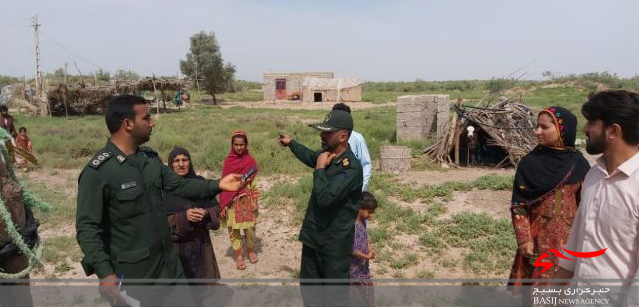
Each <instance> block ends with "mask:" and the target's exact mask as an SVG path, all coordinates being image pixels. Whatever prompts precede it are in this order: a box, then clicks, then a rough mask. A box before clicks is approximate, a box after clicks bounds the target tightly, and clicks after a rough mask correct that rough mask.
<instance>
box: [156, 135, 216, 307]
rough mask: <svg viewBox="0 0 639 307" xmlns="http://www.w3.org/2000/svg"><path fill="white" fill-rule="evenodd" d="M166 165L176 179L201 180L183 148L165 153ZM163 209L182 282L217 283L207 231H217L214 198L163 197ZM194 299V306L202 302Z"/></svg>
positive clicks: (169, 195)
mask: <svg viewBox="0 0 639 307" xmlns="http://www.w3.org/2000/svg"><path fill="white" fill-rule="evenodd" d="M168 164H169V166H170V167H171V168H172V169H173V171H175V173H176V174H177V175H178V176H180V177H183V178H197V179H204V178H203V177H201V176H198V175H197V174H195V171H194V170H193V164H192V163H191V154H189V152H188V151H187V150H186V149H184V148H181V147H175V148H173V150H172V151H171V153H169V159H168ZM164 206H165V208H166V210H167V214H168V219H169V225H170V226H171V230H172V231H171V234H172V237H173V242H174V243H175V251H176V253H177V255H178V258H179V259H180V261H181V262H182V267H183V268H184V274H185V275H186V278H190V279H191V278H192V279H220V269H219V268H218V266H217V260H216V259H215V253H214V252H213V245H212V243H211V237H210V235H209V229H218V228H220V220H219V218H218V215H219V212H220V206H219V203H218V202H217V200H216V199H215V197H210V198H204V199H187V198H183V197H180V196H176V195H171V194H165V195H164ZM195 288H197V287H194V289H195ZM194 296H195V295H194ZM194 299H195V300H196V302H197V301H198V299H202V298H198V297H194ZM200 305H201V304H200Z"/></svg>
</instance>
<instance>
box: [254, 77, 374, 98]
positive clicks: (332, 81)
mask: <svg viewBox="0 0 639 307" xmlns="http://www.w3.org/2000/svg"><path fill="white" fill-rule="evenodd" d="M362 83H363V82H362V80H361V78H334V76H333V73H332V72H307V73H267V74H264V82H263V83H262V92H263V94H264V101H283V100H301V101H304V102H338V101H346V102H349V101H361V100H362Z"/></svg>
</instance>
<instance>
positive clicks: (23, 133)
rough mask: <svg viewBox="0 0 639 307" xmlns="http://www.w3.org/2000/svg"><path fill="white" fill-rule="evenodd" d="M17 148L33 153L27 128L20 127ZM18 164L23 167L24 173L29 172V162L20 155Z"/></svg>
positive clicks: (17, 159)
mask: <svg viewBox="0 0 639 307" xmlns="http://www.w3.org/2000/svg"><path fill="white" fill-rule="evenodd" d="M16 147H17V148H20V149H23V150H25V151H28V152H29V153H33V147H32V146H31V139H30V138H29V136H28V135H27V128H25V127H20V129H18V137H16ZM16 163H17V164H18V165H19V166H20V167H22V170H23V171H25V172H26V171H27V170H28V168H27V160H26V159H25V158H23V157H22V156H20V155H16Z"/></svg>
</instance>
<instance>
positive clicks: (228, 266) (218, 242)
mask: <svg viewBox="0 0 639 307" xmlns="http://www.w3.org/2000/svg"><path fill="white" fill-rule="evenodd" d="M491 173H497V174H512V173H513V170H495V169H479V168H475V169H454V170H453V169H451V170H448V171H445V172H442V171H411V172H408V173H405V174H402V175H400V179H401V180H402V181H405V182H410V183H412V184H416V185H417V184H420V185H421V184H429V185H432V184H438V183H443V182H446V181H468V180H473V179H476V178H477V177H480V176H483V175H486V174H491ZM203 175H214V174H208V173H207V174H203ZM27 176H28V180H29V181H32V182H37V183H44V184H46V185H47V187H51V188H54V189H63V190H64V191H65V192H66V193H70V194H72V195H75V193H76V188H77V187H76V186H69V184H68V183H69V182H70V181H75V180H76V179H77V176H78V171H75V170H68V171H57V172H55V173H52V172H50V171H47V170H35V171H32V172H30V173H29V174H28V175H27ZM258 180H259V181H258V186H259V187H260V189H261V191H263V192H265V191H266V190H268V189H269V188H270V187H272V186H273V185H276V184H280V183H284V182H291V181H293V180H296V178H292V177H286V176H281V175H277V176H272V177H268V178H259V177H258ZM72 199H74V200H75V197H73V198H72ZM509 199H510V193H509V192H508V191H469V192H455V193H454V195H453V201H451V202H449V203H448V204H447V207H448V208H447V212H446V213H445V214H444V216H442V218H445V217H448V216H451V215H453V214H455V213H458V212H462V211H472V212H478V213H479V212H486V213H489V214H490V215H491V216H494V217H507V216H508V210H507V208H508V205H507V204H508V203H509ZM396 203H398V204H400V205H402V206H407V207H410V208H412V209H414V210H415V211H417V212H420V211H421V210H423V204H421V203H417V202H416V203H414V204H411V203H404V202H401V201H396ZM293 216H294V213H293V212H292V208H291V206H288V207H282V206H280V207H278V208H269V207H266V206H263V207H261V208H260V219H259V224H258V226H257V239H256V251H257V253H258V257H259V262H258V263H257V264H251V263H250V262H249V261H248V259H246V261H245V262H246V264H247V269H246V270H244V271H239V270H237V269H236V268H235V261H234V259H233V252H232V250H231V248H230V242H229V239H228V232H227V231H226V230H225V229H220V230H217V231H213V232H212V233H211V239H212V240H213V246H214V250H215V254H216V257H217V261H218V264H219V267H220V270H221V274H222V277H223V278H296V277H298V276H299V275H298V274H299V263H300V252H301V249H302V245H301V243H300V242H299V241H298V240H297V234H298V231H299V225H295V224H294V222H293ZM369 227H373V228H374V227H376V225H375V222H374V221H372V222H371V224H370V226H369ZM40 235H41V237H42V238H43V240H44V242H45V244H46V243H47V241H48V240H50V239H53V238H56V237H60V236H70V237H75V226H74V225H73V224H65V225H55V226H54V227H53V226H50V225H49V224H47V223H46V221H42V226H41V228H40ZM398 239H399V240H400V241H399V244H401V245H402V246H405V247H407V250H412V249H413V248H414V247H416V246H418V245H419V243H418V242H419V241H418V238H417V236H415V235H406V236H404V235H402V236H401V237H400V238H398ZM452 256H453V257H454V254H453V255H452ZM461 257H462V256H461V255H458V258H460V259H461ZM420 259H421V257H420ZM69 264H70V266H71V269H69V270H66V271H64V272H57V273H56V274H55V277H57V278H77V279H82V278H87V277H86V276H84V274H83V272H82V269H81V267H80V265H79V263H77V262H73V261H71V260H70V259H69ZM371 268H372V270H373V272H382V273H381V274H379V273H378V274H376V276H377V277H378V278H384V277H388V278H390V277H393V275H392V273H393V272H390V271H387V270H381V268H379V267H378V266H377V263H375V262H373V263H372V264H371ZM436 268H437V265H436V264H433V263H430V261H429V260H428V259H421V260H420V262H419V264H418V265H416V266H411V267H410V268H407V269H406V270H404V271H405V272H404V273H403V275H404V277H406V278H416V276H415V274H416V273H415V272H417V271H419V270H424V269H425V270H431V271H436ZM54 271H55V265H53V264H49V265H47V267H46V268H45V270H40V271H39V272H37V273H35V274H32V275H33V277H32V278H47V277H51V276H52V275H51V272H54ZM464 274H466V273H464V272H463V271H462V270H457V269H455V268H450V269H449V270H445V271H441V270H439V271H437V274H436V277H437V278H455V277H463V276H465V275H464ZM90 278H93V277H90Z"/></svg>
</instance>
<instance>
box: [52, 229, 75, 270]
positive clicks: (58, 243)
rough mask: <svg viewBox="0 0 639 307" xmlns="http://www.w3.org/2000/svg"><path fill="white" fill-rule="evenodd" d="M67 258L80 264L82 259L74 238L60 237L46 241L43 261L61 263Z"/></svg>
mask: <svg viewBox="0 0 639 307" xmlns="http://www.w3.org/2000/svg"><path fill="white" fill-rule="evenodd" d="M67 258H69V259H70V260H71V261H73V262H79V261H80V259H82V255H81V253H80V248H79V247H78V243H77V242H76V240H75V237H74V236H59V237H54V238H49V239H45V240H44V251H43V252H42V260H44V261H45V262H48V263H61V262H63V261H66V260H67ZM67 266H68V264H67ZM65 267H66V266H65ZM56 270H57V269H56Z"/></svg>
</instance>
